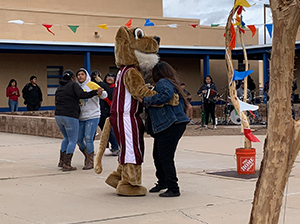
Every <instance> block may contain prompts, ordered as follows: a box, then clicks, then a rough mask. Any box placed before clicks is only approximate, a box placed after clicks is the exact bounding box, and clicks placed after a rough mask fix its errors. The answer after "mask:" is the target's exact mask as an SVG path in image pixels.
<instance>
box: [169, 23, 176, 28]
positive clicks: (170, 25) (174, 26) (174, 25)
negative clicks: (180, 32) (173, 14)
mask: <svg viewBox="0 0 300 224" xmlns="http://www.w3.org/2000/svg"><path fill="white" fill-rule="evenodd" d="M168 27H170V28H177V24H168Z"/></svg>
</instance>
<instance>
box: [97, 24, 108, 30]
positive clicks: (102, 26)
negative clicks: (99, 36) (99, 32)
mask: <svg viewBox="0 0 300 224" xmlns="http://www.w3.org/2000/svg"><path fill="white" fill-rule="evenodd" d="M98 27H99V28H101V29H105V30H107V25H106V24H100V25H98Z"/></svg>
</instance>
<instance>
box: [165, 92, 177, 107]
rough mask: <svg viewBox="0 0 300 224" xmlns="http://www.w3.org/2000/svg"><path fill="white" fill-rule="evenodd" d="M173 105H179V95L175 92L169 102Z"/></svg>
mask: <svg viewBox="0 0 300 224" xmlns="http://www.w3.org/2000/svg"><path fill="white" fill-rule="evenodd" d="M167 104H168V105H171V106H178V105H179V95H178V94H177V93H174V95H173V97H172V99H171V100H170V101H169V102H168V103H167Z"/></svg>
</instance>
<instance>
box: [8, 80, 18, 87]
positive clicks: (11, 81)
mask: <svg viewBox="0 0 300 224" xmlns="http://www.w3.org/2000/svg"><path fill="white" fill-rule="evenodd" d="M13 82H15V83H16V85H15V87H17V81H16V80H15V79H11V80H10V81H9V83H8V86H7V87H10V86H11V84H12V83H13Z"/></svg>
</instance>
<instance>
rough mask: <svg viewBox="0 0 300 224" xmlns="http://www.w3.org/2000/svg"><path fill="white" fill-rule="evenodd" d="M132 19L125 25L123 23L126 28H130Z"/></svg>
mask: <svg viewBox="0 0 300 224" xmlns="http://www.w3.org/2000/svg"><path fill="white" fill-rule="evenodd" d="M131 25H132V19H130V20H129V21H128V22H127V23H125V26H127V27H128V28H130V27H132V26H131Z"/></svg>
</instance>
